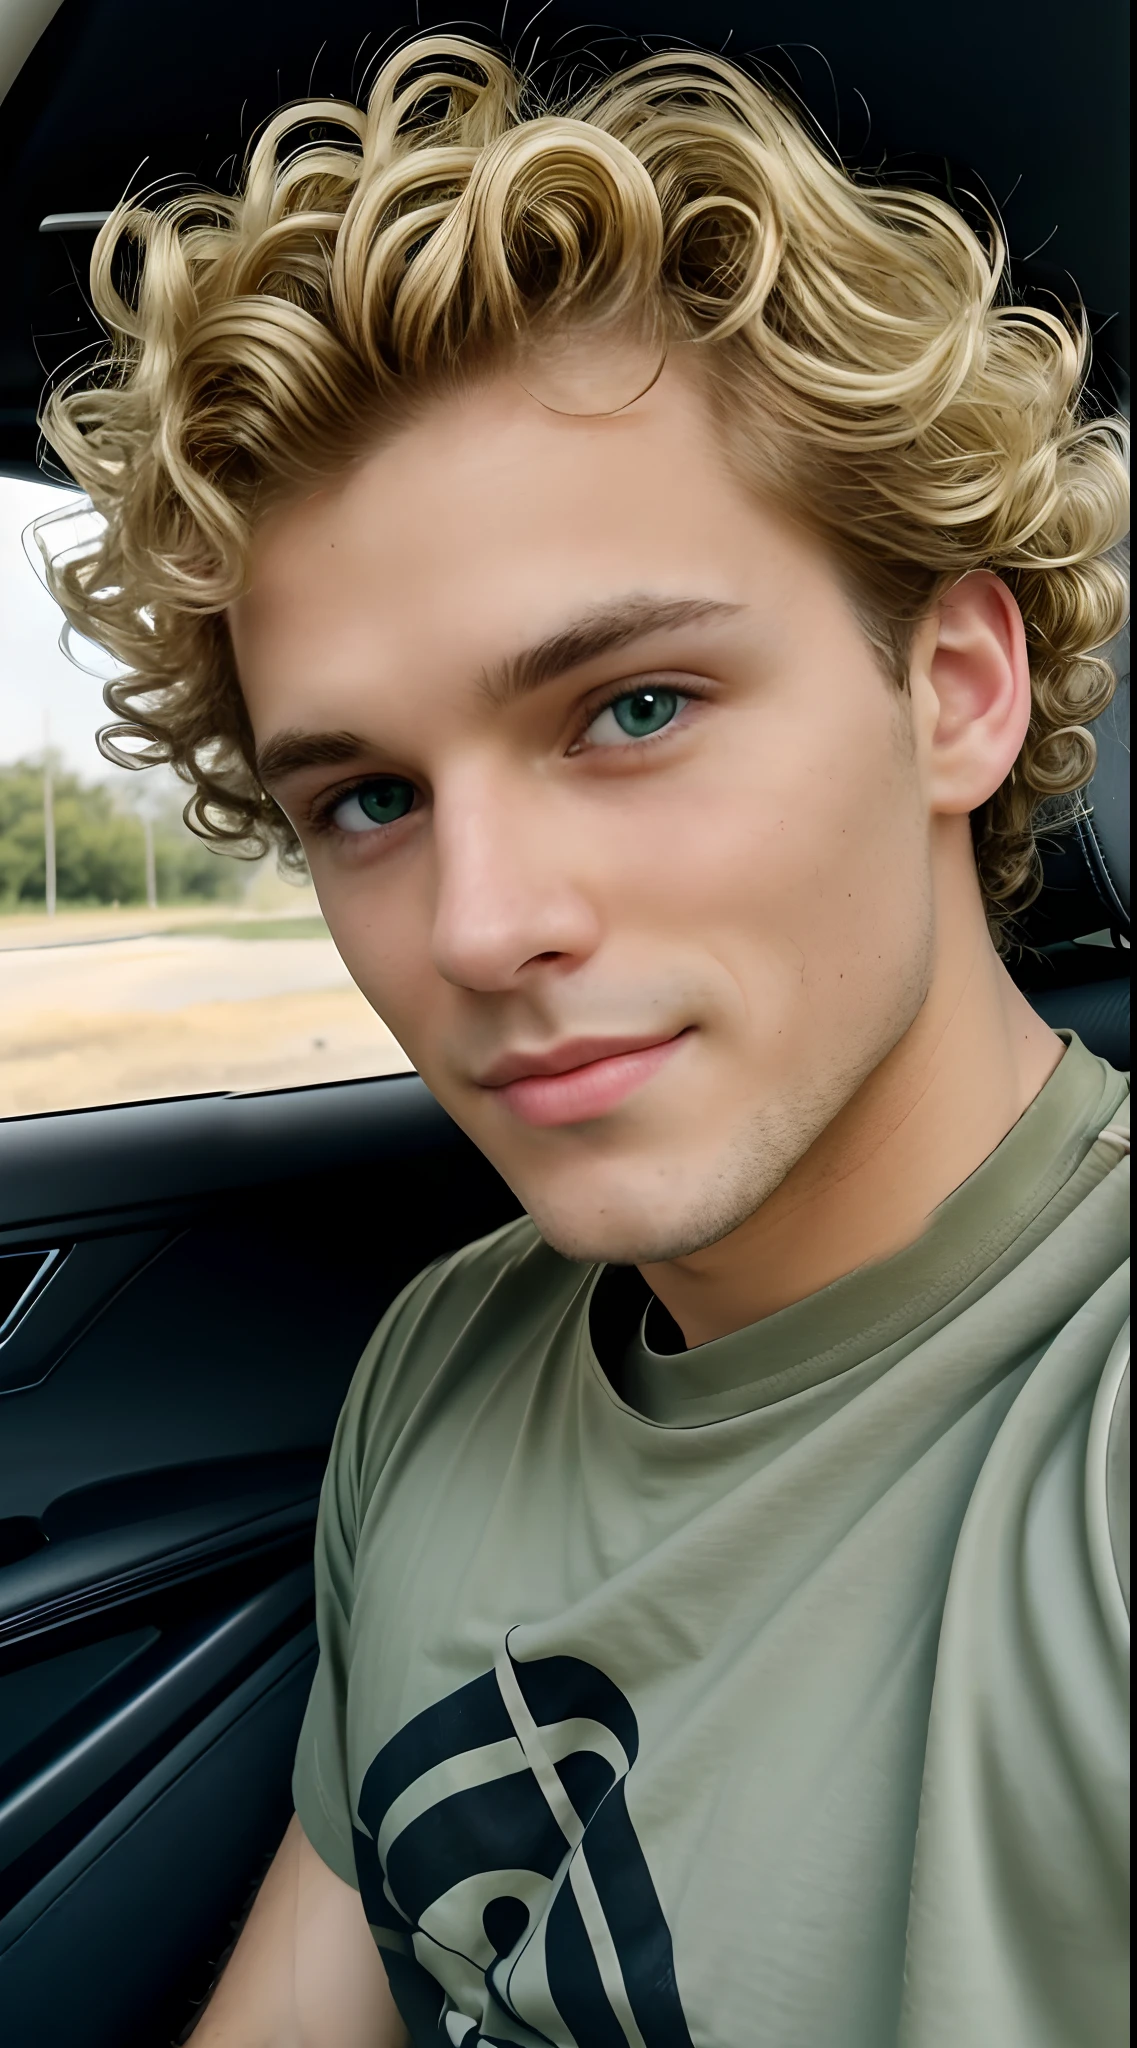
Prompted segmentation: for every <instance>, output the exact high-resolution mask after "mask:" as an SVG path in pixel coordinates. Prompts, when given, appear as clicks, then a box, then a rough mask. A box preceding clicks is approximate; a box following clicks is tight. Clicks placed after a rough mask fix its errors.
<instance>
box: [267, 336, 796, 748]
mask: <svg viewBox="0 0 1137 2048" xmlns="http://www.w3.org/2000/svg"><path fill="white" fill-rule="evenodd" d="M795 551H796V552H800V540H798V539H797V538H796V537H794V536H792V535H791V533H790V530H789V528H788V525H787V523H786V522H783V521H780V520H779V519H778V518H777V517H776V516H775V515H773V514H772V513H770V512H768V511H764V510H763V508H761V507H760V506H759V505H758V504H757V503H756V502H755V501H754V500H753V499H752V498H750V497H749V496H746V495H744V494H743V492H742V491H741V488H740V486H739V485H738V484H737V483H736V482H735V481H734V480H733V478H732V476H731V474H730V471H729V469H728V467H727V465H726V463H725V461H724V459H723V456H722V452H721V448H720V445H719V442H718V440H717V438H716V434H715V431H714V428H713V425H712V422H711V418H710V414H709V410H708V408H707V406H706V404H705V401H704V399H703V397H702V394H701V392H700V391H699V389H698V386H697V384H696V382H695V380H694V379H693V377H692V376H691V375H690V374H689V373H688V372H686V371H685V370H684V369H683V368H682V367H680V366H678V365H674V364H671V363H669V364H668V365H667V366H665V369H664V371H663V374H662V375H661V377H660V378H659V380H658V382H657V383H656V384H655V385H654V387H653V388H652V390H651V391H649V392H648V393H647V394H646V395H645V396H644V397H643V398H641V399H640V400H638V401H637V402H636V403H635V404H634V405H632V406H630V407H629V408H628V409H627V410H626V411H625V412H623V413H619V414H615V415H612V416H609V417H603V418H596V417H591V418H590V417H580V416H565V415H562V414H558V413H555V412H552V411H550V410H548V409H547V408H546V407H545V406H543V405H541V404H540V403H539V402H538V401H537V400H535V399H534V398H533V397H531V396H530V395H529V393H528V392H527V391H526V390H525V389H524V388H523V387H522V386H521V385H520V384H519V383H518V382H517V381H516V380H515V379H513V378H512V377H506V376H502V377H500V378H497V379H494V380H492V381H489V382H487V383H485V384H484V385H481V386H478V387H476V388H475V389H473V390H470V391H466V392H463V393H460V394H453V395H447V396H446V397H444V398H440V399H438V400H436V401H433V402H431V403H430V404H429V405H428V406H427V407H426V409H425V410H424V412H423V413H422V415H421V416H420V417H419V418H417V419H416V420H415V421H414V422H413V423H412V424H410V425H408V426H407V427H406V428H404V429H403V430H402V431H400V432H399V433H397V434H396V435H395V436H394V437H393V438H392V439H390V440H389V441H388V442H386V443H385V444H384V445H383V446H381V447H378V448H376V449H375V450H373V451H372V452H371V453H369V454H368V455H367V456H366V457H364V458H363V459H362V460H361V461H360V462H358V463H357V464H356V465H355V466H354V467H353V469H352V470H351V471H350V472H349V473H348V474H346V475H345V476H343V477H341V478H340V479H338V480H337V481H336V482H335V483H333V484H330V485H329V486H327V487H326V488H324V489H322V490H320V491H318V492H315V493H313V494H312V495H311V496H309V497H306V498H304V499H302V500H298V501H295V502H293V503H291V504H289V505H287V506H285V507H284V508H282V509H281V510H279V511H277V512H275V513H274V514H273V515H271V517H270V518H269V519H268V520H267V521H266V522H265V524H264V526H263V527H262V528H261V530H260V531H259V533H258V534H257V536H256V539H255V542H254V546H253V550H252V557H251V564H250V576H249V583H248V588H247V592H246V595H245V596H244V597H243V598H242V599H241V600H240V602H239V603H238V605H237V606H235V607H234V609H233V612H232V614H231V622H232V627H233V636H234V644H235V648H236V654H237V661H238V667H239V671H240V674H241V680H242V685H243V687H244V688H245V692H246V696H247V697H248V698H249V699H250V711H251V712H252V713H253V716H254V723H256V722H257V713H258V708H259V703H260V700H261V698H262V697H263V695H264V693H265V691H266V689H267V688H268V687H269V680H268V679H270V678H271V690H272V693H273V697H274V700H275V701H274V704H273V707H272V708H273V715H274V717H284V718H287V717H291V716H292V715H294V714H295V715H296V716H297V718H304V717H307V716H308V715H310V709H311V707H310V705H309V704H304V705H299V704H297V705H289V704H286V703H285V702H283V701H282V700H283V697H284V696H285V695H287V694H288V691H289V685H290V681H291V680H292V679H295V681H296V682H297V684H298V685H299V683H300V681H301V679H302V680H303V685H304V688H305V690H306V691H308V692H311V691H312V690H313V688H318V687H319V684H320V679H321V678H326V679H328V681H329V682H330V681H332V680H333V679H334V681H335V683H336V685H337V686H338V685H341V684H343V683H344V682H345V681H347V680H348V679H349V678H351V679H355V678H358V679H359V680H361V681H362V680H363V679H364V678H365V677H366V679H367V680H368V681H369V682H371V683H372V684H373V685H375V684H381V683H382V682H383V681H384V680H385V679H386V678H388V677H389V678H390V679H391V680H392V681H394V680H396V679H401V681H402V683H403V684H404V686H405V683H406V680H407V678H408V675H410V674H412V673H413V674H415V675H416V676H419V677H421V678H423V679H424V680H425V679H428V678H429V676H430V675H431V673H432V672H437V673H439V674H442V673H445V674H447V675H449V676H451V677H453V676H455V675H456V674H457V673H458V672H459V671H461V672H462V673H464V674H465V675H467V676H474V675H476V674H477V673H478V672H479V670H480V669H481V668H484V667H485V666H487V665H489V664H491V663H493V662H495V661H497V660H498V659H499V658H500V657H501V655H502V654H503V653H505V652H508V651H509V650H510V649H512V648H513V647H515V646H524V645H526V644H528V643H529V642H531V641H533V640H535V639H537V638H539V637H540V636H541V635H542V634H544V633H548V632H549V631H552V630H555V629H556V628H557V626H558V625H559V624H560V623H561V621H562V619H563V617H564V616H565V614H566V613H567V614H571V613H576V612H579V611H581V610H582V609H586V608H589V607H594V606H596V605H598V604H603V603H604V602H605V601H606V600H607V599H609V598H610V597H615V596H618V595H622V594H623V593H625V592H626V591H628V590H629V589H635V590H638V591H643V592H648V593H654V592H659V593H661V594H671V593H673V592H674V591H676V590H678V591H680V592H682V594H683V595H684V596H694V597H707V598H709V599H712V600H713V599H716V598H719V599H723V600H726V601H730V602H737V601H738V599H739V597H740V594H741V595H746V594H747V593H745V592H740V584H741V583H749V582H751V581H752V580H753V577H754V575H755V573H757V572H759V571H760V572H761V574H762V580H763V581H764V582H765V583H766V584H767V586H768V588H769V589H770V590H771V591H773V592H776V591H777V590H779V589H784V588H785V583H786V576H787V574H788V573H789V559H788V558H789V556H790V555H792V554H793V553H794V552H795Z"/></svg>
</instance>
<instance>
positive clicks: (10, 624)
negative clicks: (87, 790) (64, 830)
mask: <svg viewBox="0 0 1137 2048" xmlns="http://www.w3.org/2000/svg"><path fill="white" fill-rule="evenodd" d="M77 500H78V493H77V492H75V491H63V490H59V489H57V488H53V487H51V486H49V485H47V484H34V483H28V482H25V481H24V480H23V479H21V478H18V477H10V476H0V763H4V762H9V761H19V760H24V759H27V758H29V757H31V758H35V759H38V758H40V757H41V756H42V750H43V745H44V719H45V716H46V717H47V719H48V720H49V727H50V736H51V744H52V747H53V748H54V749H55V751H56V752H57V754H59V755H61V756H62V758H63V762H64V765H65V766H66V767H68V768H71V769H76V770H78V771H79V773H80V774H82V775H84V776H88V777H98V779H99V780H100V781H105V780H108V779H117V777H118V776H119V775H123V774H125V772H126V771H125V770H122V769H119V770H116V769H114V768H112V767H111V766H110V764H109V763H108V762H106V761H104V760H103V758H102V755H101V754H100V753H99V751H98V749H97V747H96V745H95V732H96V729H97V727H98V726H99V725H100V724H103V723H105V722H106V719H107V714H106V710H105V707H104V705H103V700H102V686H101V684H100V682H99V681H98V679H97V678H96V677H95V676H90V675H86V674H84V672H83V670H82V669H79V668H76V667H75V665H74V664H73V663H72V662H71V661H69V660H68V658H67V656H66V655H65V654H64V653H63V651H62V649H61V648H60V646H59V633H60V628H61V627H62V625H63V616H62V613H61V612H60V611H59V609H58V607H57V606H56V604H55V603H54V601H53V599H52V598H50V597H49V596H48V593H47V591H46V590H45V589H44V587H43V585H42V583H41V582H40V581H39V578H38V577H37V575H36V572H35V570H34V569H33V567H32V565H31V563H30V562H29V560H28V557H27V555H26V553H25V551H24V545H23V539H22V536H23V533H24V530H25V528H26V527H27V526H28V525H29V524H30V522H31V521H32V520H33V519H36V518H38V517H39V515H40V514H41V513H43V512H50V511H52V510H54V508H55V507H56V506H65V505H67V504H69V503H73V502H76V501H77Z"/></svg>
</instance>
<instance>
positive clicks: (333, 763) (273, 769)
mask: <svg viewBox="0 0 1137 2048" xmlns="http://www.w3.org/2000/svg"><path fill="white" fill-rule="evenodd" d="M367 750H368V749H367V742H366V740H362V739H360V738H359V735H358V734H357V733H354V732H301V730H300V728H299V726H296V725H293V726H288V727H287V728H286V729H285V731H284V732H278V733H274V734H273V736H272V738H271V739H270V740H266V741H265V743H264V746H263V747H261V748H260V749H259V750H258V752H257V757H256V763H255V766H256V771H257V777H258V779H259V780H260V781H261V782H263V783H265V784H266V785H267V784H268V783H270V782H283V780H284V778H285V776H286V775H295V773H296V771H297V769H298V768H333V767H338V766H340V764H341V763H342V762H344V761H358V759H359V757H360V755H361V754H365V753H366V752H367Z"/></svg>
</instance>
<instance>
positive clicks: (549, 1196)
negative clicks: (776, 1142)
mask: <svg viewBox="0 0 1137 2048" xmlns="http://www.w3.org/2000/svg"><path fill="white" fill-rule="evenodd" d="M757 1164H758V1163H757V1162H756V1161H754V1160H751V1161H749V1162H748V1165H749V1168H750V1171H749V1172H746V1173H743V1174H738V1173H735V1174H733V1175H724V1174H723V1172H722V1170H721V1168H720V1169H719V1170H718V1171H714V1170H711V1171H709V1172H708V1171H707V1170H706V1168H704V1170H703V1172H702V1173H701V1174H700V1173H699V1172H697V1171H695V1170H692V1169H685V1168H684V1166H683V1165H682V1164H681V1163H680V1162H678V1161H676V1162H675V1163H674V1164H673V1165H671V1166H670V1167H669V1169H668V1172H667V1175H666V1184H667V1189H668V1194H667V1196H666V1197H663V1198H661V1193H660V1175H659V1173H658V1171H656V1172H654V1173H652V1174H651V1175H650V1177H647V1176H645V1180H648V1179H649V1184H648V1185H638V1186H637V1185H636V1178H635V1176H621V1177H619V1178H618V1179H617V1178H616V1177H615V1176H612V1175H605V1176H604V1177H603V1178H602V1179H597V1180H595V1181H591V1179H590V1184H589V1185H587V1186H585V1185H577V1186H575V1187H574V1188H572V1189H571V1190H569V1189H556V1190H554V1189H552V1188H548V1187H545V1188H535V1187H533V1186H529V1187H516V1188H515V1192H516V1194H517V1195H518V1196H519V1198H520V1200H521V1202H522V1203H523V1204H524V1207H525V1209H526V1211H527V1213H528V1215H529V1217H530V1219H531V1220H532V1222H533V1223H534V1224H535V1225H536V1227H537V1229H538V1230H539V1231H540V1233H541V1236H542V1237H543V1238H544V1240H545V1242H546V1244H548V1245H550V1246H551V1247H552V1249H553V1251H555V1252H559V1253H560V1255H561V1257H562V1258H564V1259H573V1260H578V1261H580V1262H581V1263H582V1264H586V1265H611V1266H651V1265H660V1264H663V1263H664V1262H665V1261H666V1260H669V1259H682V1258H688V1257H690V1256H691V1254H692V1253H694V1252H701V1251H705V1250H706V1248H707V1246H708V1245H711V1244H717V1243H718V1242H719V1240H720V1238H724V1237H729V1235H730V1233H731V1231H732V1230H737V1229H738V1226H739V1225H740V1224H741V1223H744V1222H745V1221H746V1218H747V1217H748V1216H750V1215H752V1214H753V1212H754V1210H755V1209H756V1208H759V1207H761V1204H762V1203H763V1202H764V1201H765V1200H766V1197H767V1196H768V1195H770V1194H772V1193H773V1190H774V1188H775V1187H776V1186H777V1185H778V1182H779V1181H780V1180H781V1179H782V1178H783V1177H784V1173H785V1170H786V1169H785V1167H784V1166H781V1165H780V1164H779V1165H778V1166H777V1167H775V1166H773V1165H772V1164H770V1165H769V1166H768V1168H767V1171H766V1172H765V1173H762V1172H759V1171H757V1170H756V1168H757ZM582 1179H583V1177H582ZM677 1188H678V1189H682V1190H683V1198H682V1200H681V1201H677V1200H675V1198H674V1190H675V1189H677ZM693 1189H694V1193H692V1190H693Z"/></svg>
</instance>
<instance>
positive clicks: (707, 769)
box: [609, 677, 928, 1027]
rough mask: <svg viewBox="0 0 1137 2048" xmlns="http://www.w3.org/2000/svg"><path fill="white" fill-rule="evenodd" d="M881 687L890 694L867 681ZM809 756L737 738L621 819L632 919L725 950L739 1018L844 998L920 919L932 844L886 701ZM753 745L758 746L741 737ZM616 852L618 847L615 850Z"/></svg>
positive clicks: (877, 972)
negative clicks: (872, 723)
mask: <svg viewBox="0 0 1137 2048" xmlns="http://www.w3.org/2000/svg"><path fill="white" fill-rule="evenodd" d="M873 683H874V686H875V687H876V688H877V689H879V688H880V687H881V686H880V684H879V683H878V682H877V681H876V678H875V677H874V678H873ZM872 708H873V709H874V710H875V711H876V712H877V720H876V727H875V729H873V728H871V727H870V729H869V731H868V732H866V731H865V730H863V729H862V730H861V731H859V732H857V731H853V730H848V731H846V732H845V733H843V734H842V733H841V732H840V731H839V730H838V729H836V721H834V725H833V727H831V729H830V733H829V740H828V744H827V745H817V744H814V745H811V746H810V748H809V751H808V753H805V754H803V752H802V748H801V744H800V727H798V728H797V729H796V730H793V731H789V732H787V734H786V736H785V741H784V743H783V744H782V745H780V746H779V744H778V739H779V735H778V733H777V731H776V730H774V731H771V729H770V727H769V726H767V728H766V730H765V731H764V732H762V733H761V734H758V733H755V734H753V735H750V734H748V733H747V732H746V730H745V729H744V728H743V729H740V730H738V731H737V732H736V733H735V734H734V735H732V736H731V741H730V743H729V744H726V745H724V746H723V747H722V748H721V749H719V748H716V749H715V758H714V759H713V761H712V760H710V759H707V760H703V761H700V762H699V764H698V767H697V770H696V772H694V773H692V775H691V776H690V777H689V778H687V779H685V780H684V781H683V782H682V784H680V783H679V782H678V781H677V782H676V784H675V785H674V786H673V788H672V789H670V790H665V789H664V785H663V783H662V781H661V783H660V785H659V786H658V787H657V788H656V789H651V788H650V786H649V785H646V784H645V788H644V793H643V795H642V797H640V798H638V799H637V801H636V802H635V803H634V804H630V805H629V806H628V807H627V809H626V811H625V812H624V813H623V814H622V816H621V819H620V824H619V831H620V838H621V844H620V847H619V854H620V861H619V871H620V872H621V873H622V875H623V877H624V880H623V883H622V885H621V886H620V890H619V894H620V896H621V897H622V899H623V906H624V908H625V910H626V911H627V912H628V914H629V921H630V922H632V923H639V924H641V925H643V924H645V923H646V924H648V925H650V926H652V927H654V929H655V930H656V931H657V932H658V935H659V937H660V938H661V940H666V941H671V942H675V941H678V942H679V943H680V944H681V945H685V946H688V947H690V948H692V949H695V950H701V951H703V952H704V953H706V952H709V953H711V954H712V955H714V956H716V957H717V959H718V961H719V963H720V965H721V966H722V967H723V968H724V969H725V971H726V973H727V974H728V976H729V978H730V980H731V981H732V982H733V984H734V985H735V989H736V991H737V997H738V1000H739V1002H740V1004H741V1007H742V1009H743V1011H744V1012H745V1013H746V1014H747V1015H749V1016H750V1017H751V1019H753V1017H754V1013H755V1007H756V1005H759V1004H760V1005H761V1007H762V1008H763V1010H765V1011H766V1012H767V1013H770V1004H771V1002H773V1004H774V1006H775V1008H776V1009H777V1011H778V1014H779V1016H780V1018H781V1020H782V1026H783V1027H784V1021H785V1015H786V1013H787V1012H789V1011H793V1010H794V1009H796V1008H798V1007H801V1006H804V1005H806V1004H811V1005H812V1006H813V1007H814V1008H816V1000H817V997H818V995H819V993H822V992H825V993H829V992H832V994H833V995H834V996H837V995H840V997H841V998H842V999H843V1000H845V1001H846V1002H847V1000H848V999H849V998H850V997H854V996H855V993H856V991H857V988H858V985H859V984H861V985H863V986H865V987H866V989H867V988H871V985H872V983H873V981H874V980H878V979H879V978H880V976H881V973H882V971H883V973H884V974H885V975H886V977H887V976H891V975H893V974H894V972H896V971H898V970H899V969H900V968H901V967H902V965H903V961H904V958H905V955H906V952H907V951H908V950H910V948H911V945H912V942H913V937H914V934H915V933H916V932H917V931H918V930H919V929H920V927H921V926H922V925H923V924H924V923H925V922H926V917H927V897H928V861H927V835H926V829H925V821H924V819H923V814H922V811H921V807H920V800H919V789H918V785H917V781H916V776H915V770H914V767H913V765H912V763H911V761H910V760H909V758H908V757H907V754H906V750H905V749H904V748H903V747H901V746H900V745H898V744H897V736H896V732H895V730H894V728H893V723H892V707H890V706H888V705H887V704H886V706H885V713H886V718H884V719H882V718H881V717H880V715H879V707H878V706H873V707H872ZM748 740H749V742H750V743H749V744H748V743H747V742H748ZM609 851H611V847H609Z"/></svg>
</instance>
